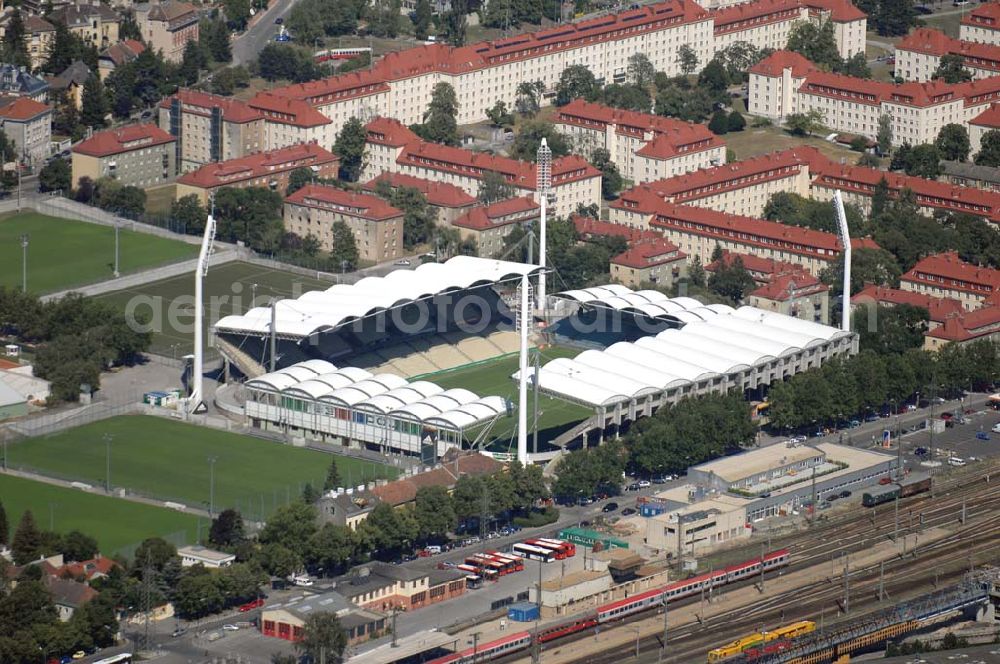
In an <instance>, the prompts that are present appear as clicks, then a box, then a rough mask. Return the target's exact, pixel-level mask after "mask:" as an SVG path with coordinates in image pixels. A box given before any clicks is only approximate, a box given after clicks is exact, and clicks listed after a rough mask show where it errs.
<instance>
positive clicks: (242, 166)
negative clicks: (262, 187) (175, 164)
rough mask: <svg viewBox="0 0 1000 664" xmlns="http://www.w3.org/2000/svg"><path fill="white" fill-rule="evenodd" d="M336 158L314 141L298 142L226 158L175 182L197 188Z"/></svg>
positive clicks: (221, 185)
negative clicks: (271, 149)
mask: <svg viewBox="0 0 1000 664" xmlns="http://www.w3.org/2000/svg"><path fill="white" fill-rule="evenodd" d="M337 161H338V159H337V156H336V155H334V154H333V153H331V152H329V151H328V150H324V149H323V148H321V147H320V146H318V145H316V144H315V143H300V144H298V145H292V146H289V147H287V148H281V149H280V150H273V151H271V152H257V153H255V154H251V155H247V156H245V157H237V158H236V159H230V160H229V161H220V162H218V163H214V164H205V165H204V166H202V167H201V168H199V169H197V170H194V171H190V172H189V173H185V174H184V175H182V176H180V177H179V178H177V182H178V183H180V184H187V185H190V186H193V187H201V188H212V187H224V186H226V185H230V184H233V183H235V182H242V181H244V180H250V179H253V178H259V177H263V176H266V175H269V174H273V173H281V172H284V171H290V170H294V169H296V168H304V167H310V166H323V165H327V164H332V163H335V162H337Z"/></svg>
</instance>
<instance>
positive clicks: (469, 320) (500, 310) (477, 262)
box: [213, 256, 539, 378]
mask: <svg viewBox="0 0 1000 664" xmlns="http://www.w3.org/2000/svg"><path fill="white" fill-rule="evenodd" d="M538 271H539V268H538V267H537V266H533V265H525V264H522V263H513V262H508V261H501V260H492V259H484V258H476V257H472V256H456V257H454V258H451V259H450V260H448V261H446V262H444V263H426V264H424V265H420V266H418V267H417V268H415V269H413V270H395V271H393V272H390V273H389V274H388V275H386V276H384V277H366V278H364V279H361V280H360V281H358V282H357V283H354V284H336V285H333V286H331V287H330V288H328V289H326V290H316V291H310V292H307V293H304V294H303V295H301V296H300V297H298V298H295V299H283V300H279V301H277V302H276V303H275V304H274V306H273V311H272V307H270V306H268V307H255V308H253V309H250V310H249V311H247V312H245V313H243V314H240V315H232V316H226V317H224V318H222V319H220V320H219V321H218V322H217V323H216V324H215V326H214V327H213V331H214V341H215V345H216V347H217V349H218V350H219V352H220V353H221V354H222V356H223V358H224V359H225V361H226V363H227V370H229V369H230V368H232V367H233V366H235V367H236V368H237V369H238V370H239V372H240V373H242V374H243V375H244V376H246V377H247V378H257V377H260V376H262V375H263V374H264V373H265V372H266V371H267V368H272V363H271V357H270V355H271V353H270V348H271V343H272V339H271V337H272V329H271V328H272V325H271V321H272V316H273V319H274V326H273V327H274V330H273V337H274V339H273V342H274V347H275V353H274V355H275V357H274V363H273V368H274V369H280V368H284V367H290V366H292V365H296V364H299V363H301V362H305V361H308V360H324V361H327V362H338V363H347V364H350V365H351V366H352V367H356V368H365V369H370V370H372V371H374V372H375V373H390V374H394V375H396V376H398V377H401V378H413V377H417V376H421V375H424V374H430V373H435V372H438V371H442V370H446V369H452V368H455V367H458V366H462V365H466V364H470V363H474V362H480V361H484V360H488V359H492V358H495V357H499V356H502V355H506V354H509V353H512V352H516V351H517V349H518V335H517V333H516V332H514V331H513V320H514V316H513V315H512V313H511V309H510V307H509V306H508V302H512V301H513V300H512V298H513V297H514V291H515V289H516V286H517V282H518V281H519V280H520V277H521V276H522V275H523V274H529V275H535V274H537V272H538Z"/></svg>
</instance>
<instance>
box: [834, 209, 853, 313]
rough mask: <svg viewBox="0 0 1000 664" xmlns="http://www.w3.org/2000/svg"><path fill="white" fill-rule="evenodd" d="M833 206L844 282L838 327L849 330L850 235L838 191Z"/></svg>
mask: <svg viewBox="0 0 1000 664" xmlns="http://www.w3.org/2000/svg"><path fill="white" fill-rule="evenodd" d="M833 208H834V210H835V211H836V213H837V230H838V232H839V235H840V244H841V245H843V247H844V284H843V289H842V291H841V295H840V299H841V303H840V329H842V330H844V331H845V332H850V331H851V235H850V233H849V232H848V228H847V214H846V213H845V212H844V201H843V199H841V197H840V191H839V190H838V191H834V192H833Z"/></svg>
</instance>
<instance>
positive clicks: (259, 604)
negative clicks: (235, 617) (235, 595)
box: [240, 597, 264, 613]
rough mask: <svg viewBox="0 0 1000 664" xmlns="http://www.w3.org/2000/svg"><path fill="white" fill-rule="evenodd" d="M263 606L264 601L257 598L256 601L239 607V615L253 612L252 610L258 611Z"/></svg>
mask: <svg viewBox="0 0 1000 664" xmlns="http://www.w3.org/2000/svg"><path fill="white" fill-rule="evenodd" d="M262 606H264V599H263V598H260V597H258V598H257V599H255V600H253V601H250V602H247V603H246V604H244V605H242V606H240V613H246V612H247V611H253V610H254V609H259V608H260V607H262Z"/></svg>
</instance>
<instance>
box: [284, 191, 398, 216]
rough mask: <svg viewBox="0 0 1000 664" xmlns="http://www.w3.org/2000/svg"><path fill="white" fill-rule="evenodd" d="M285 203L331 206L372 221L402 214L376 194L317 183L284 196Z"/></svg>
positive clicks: (320, 206)
mask: <svg viewBox="0 0 1000 664" xmlns="http://www.w3.org/2000/svg"><path fill="white" fill-rule="evenodd" d="M285 203H291V204H294V205H304V206H306V207H315V208H325V209H330V208H333V209H337V210H339V211H341V212H344V213H345V214H348V215H350V216H352V217H361V218H363V219H370V220H372V221H379V220H383V219H393V218H395V217H400V216H402V215H403V212H402V210H398V209H396V208H394V207H392V206H391V205H389V204H388V203H386V202H385V201H383V200H382V199H381V198H379V197H378V196H369V195H368V194H359V193H356V192H353V191H345V190H344V189H338V188H336V187H329V186H326V185H317V184H307V185H306V186H304V187H302V188H301V189H299V190H298V191H296V192H295V193H293V194H292V195H291V196H288V197H287V198H285Z"/></svg>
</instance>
